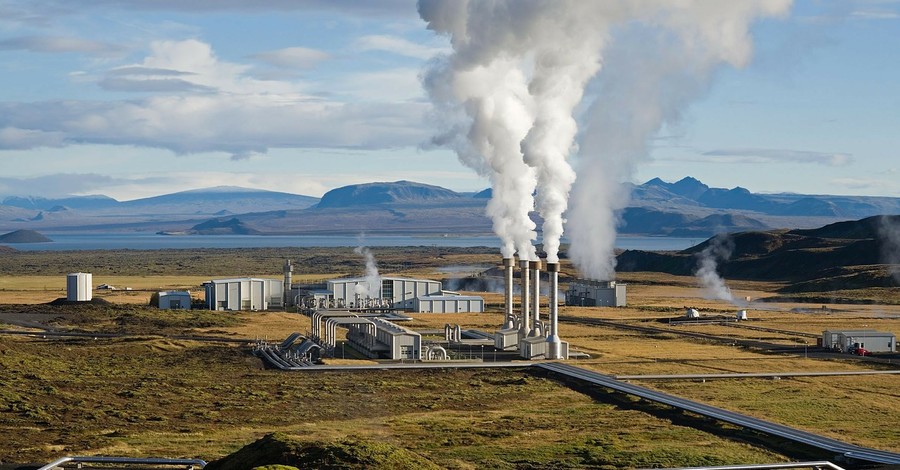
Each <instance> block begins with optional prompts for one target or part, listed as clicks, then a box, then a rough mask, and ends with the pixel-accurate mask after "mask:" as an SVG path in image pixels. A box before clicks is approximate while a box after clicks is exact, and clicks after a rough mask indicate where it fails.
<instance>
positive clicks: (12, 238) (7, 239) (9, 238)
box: [0, 230, 53, 243]
mask: <svg viewBox="0 0 900 470" xmlns="http://www.w3.org/2000/svg"><path fill="white" fill-rule="evenodd" d="M52 241H53V240H51V239H49V238H47V237H45V236H44V235H42V234H41V233H38V232H35V231H34V230H16V231H14V232H9V233H6V234H3V235H0V243H47V242H52Z"/></svg>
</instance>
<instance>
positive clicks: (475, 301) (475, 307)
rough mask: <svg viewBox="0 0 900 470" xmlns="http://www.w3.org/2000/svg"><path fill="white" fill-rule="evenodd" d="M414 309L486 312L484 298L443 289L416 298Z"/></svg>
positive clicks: (438, 311)
mask: <svg viewBox="0 0 900 470" xmlns="http://www.w3.org/2000/svg"><path fill="white" fill-rule="evenodd" d="M413 310H414V311H416V312H419V313H481V312H484V299H483V298H481V297H480V296H477V295H460V294H458V293H456V292H449V291H442V292H441V293H439V294H433V295H426V296H424V297H418V298H416V300H415V302H414V308H413Z"/></svg>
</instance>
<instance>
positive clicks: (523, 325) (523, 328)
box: [519, 258, 531, 338]
mask: <svg viewBox="0 0 900 470" xmlns="http://www.w3.org/2000/svg"><path fill="white" fill-rule="evenodd" d="M528 265H529V263H528V260H527V259H521V258H520V259H519V268H520V269H521V274H522V315H521V316H520V317H519V321H520V323H519V337H520V338H524V337H526V336H528V333H529V331H531V327H530V323H531V319H530V318H529V317H528V307H529V294H531V292H530V290H529V289H530V288H531V286H530V284H529V282H528Z"/></svg>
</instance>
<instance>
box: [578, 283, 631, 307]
mask: <svg viewBox="0 0 900 470" xmlns="http://www.w3.org/2000/svg"><path fill="white" fill-rule="evenodd" d="M626 286H627V285H626V284H621V283H618V282H616V281H593V280H590V279H576V280H574V281H572V282H571V283H570V284H569V290H567V291H566V305H570V306H577V307H624V306H625V304H626V300H627V299H626Z"/></svg>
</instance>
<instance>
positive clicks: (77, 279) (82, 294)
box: [66, 273, 94, 302]
mask: <svg viewBox="0 0 900 470" xmlns="http://www.w3.org/2000/svg"><path fill="white" fill-rule="evenodd" d="M93 278H94V277H93V275H92V274H91V273H70V274H68V275H66V300H68V301H69V302H88V301H90V300H91V299H92V298H93V295H94V293H93V283H94V281H93Z"/></svg>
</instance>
